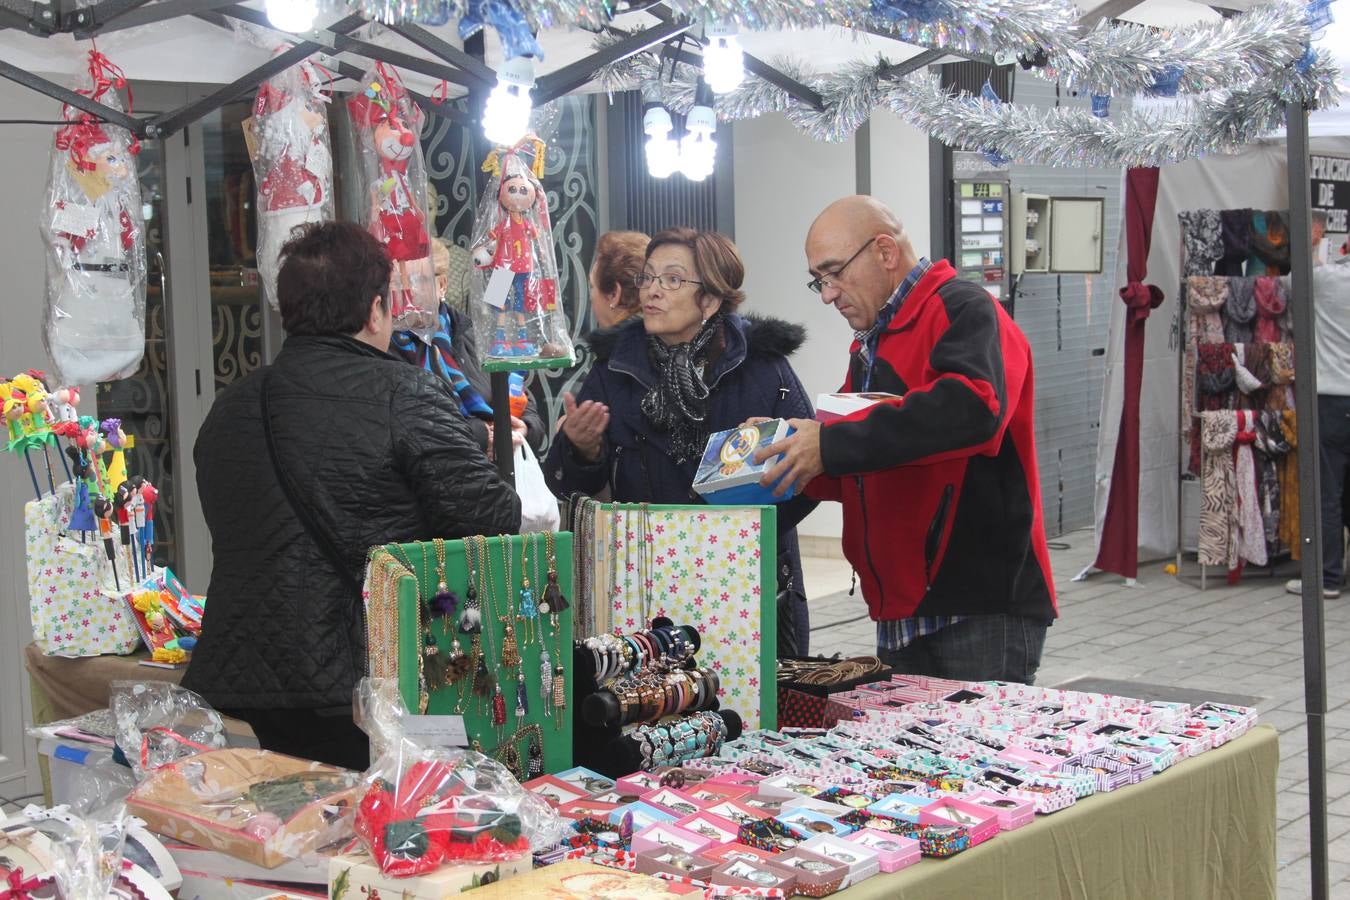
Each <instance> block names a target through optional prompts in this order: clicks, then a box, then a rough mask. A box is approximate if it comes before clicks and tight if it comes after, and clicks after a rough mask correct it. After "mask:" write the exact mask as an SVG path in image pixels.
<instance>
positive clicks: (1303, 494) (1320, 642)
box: [1285, 104, 1330, 900]
mask: <svg viewBox="0 0 1350 900" xmlns="http://www.w3.org/2000/svg"><path fill="white" fill-rule="evenodd" d="M1285 120H1286V124H1285V135H1286V140H1285V145H1286V153H1287V155H1288V162H1289V248H1290V261H1291V269H1290V277H1291V281H1292V286H1293V292H1292V294H1293V295H1292V297H1291V298H1290V302H1289V306H1290V308H1291V310H1292V312H1293V316H1294V354H1295V356H1294V358H1295V360H1296V362H1297V377H1295V379H1294V408H1295V409H1296V410H1297V418H1298V501H1299V541H1300V542H1301V543H1302V544H1303V547H1302V557H1303V558H1302V569H1301V571H1302V573H1303V687H1304V700H1303V708H1304V710H1305V711H1306V713H1307V717H1308V833H1309V841H1310V843H1309V850H1310V851H1311V853H1312V895H1313V897H1314V898H1317V900H1322V898H1325V897H1328V896H1330V895H1329V890H1330V885H1329V881H1330V872H1329V870H1328V864H1327V760H1326V713H1327V681H1326V675H1327V648H1326V634H1325V623H1324V619H1323V612H1324V605H1325V604H1324V601H1323V598H1322V521H1321V518H1322V517H1321V510H1322V500H1321V496H1322V492H1321V481H1322V478H1321V471H1320V466H1321V452H1320V449H1319V447H1318V444H1317V440H1318V438H1317V431H1318V429H1317V348H1316V346H1315V345H1314V343H1313V342H1314V339H1315V338H1314V334H1315V331H1316V325H1315V322H1314V319H1313V296H1312V212H1311V207H1312V198H1311V193H1310V190H1311V189H1310V186H1309V183H1308V110H1307V108H1306V107H1304V106H1303V105H1302V104H1299V105H1297V106H1295V105H1292V104H1290V105H1286V106H1285Z"/></svg>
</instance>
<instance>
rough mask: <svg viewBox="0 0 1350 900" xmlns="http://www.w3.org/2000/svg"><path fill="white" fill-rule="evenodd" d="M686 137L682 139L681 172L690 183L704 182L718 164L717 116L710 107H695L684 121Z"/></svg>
mask: <svg viewBox="0 0 1350 900" xmlns="http://www.w3.org/2000/svg"><path fill="white" fill-rule="evenodd" d="M684 130H685V135H684V137H682V138H680V171H681V172H683V173H684V177H685V178H688V179H689V180H690V181H702V180H703V179H705V178H707V177H708V176H709V175H711V174H712V172H713V166H714V165H715V164H716V162H717V141H715V140H713V132H715V131H716V130H717V115H716V114H715V113H714V112H713V111H712V107H710V106H695V107H694V108H693V109H691V110H689V115H688V117H687V118H686V119H685V120H684Z"/></svg>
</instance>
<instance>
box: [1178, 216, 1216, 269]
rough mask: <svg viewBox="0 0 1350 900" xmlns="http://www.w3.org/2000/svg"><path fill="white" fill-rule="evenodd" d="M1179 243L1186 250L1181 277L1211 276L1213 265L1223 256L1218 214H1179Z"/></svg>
mask: <svg viewBox="0 0 1350 900" xmlns="http://www.w3.org/2000/svg"><path fill="white" fill-rule="evenodd" d="M1178 218H1180V219H1181V242H1182V246H1183V247H1184V248H1185V250H1186V254H1185V263H1184V268H1183V269H1182V271H1181V274H1183V275H1213V274H1214V263H1215V262H1217V261H1218V259H1219V258H1220V257H1221V256H1223V234H1222V231H1221V229H1220V227H1219V213H1218V212H1217V211H1215V210H1212V209H1195V210H1191V211H1189V212H1183V213H1180V214H1179V216H1178Z"/></svg>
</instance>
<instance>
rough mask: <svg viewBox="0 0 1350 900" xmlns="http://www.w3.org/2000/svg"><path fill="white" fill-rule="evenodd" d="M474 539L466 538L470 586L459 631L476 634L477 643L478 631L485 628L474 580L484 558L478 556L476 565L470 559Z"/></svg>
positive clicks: (466, 592) (465, 553) (465, 555)
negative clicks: (470, 549)
mask: <svg viewBox="0 0 1350 900" xmlns="http://www.w3.org/2000/svg"><path fill="white" fill-rule="evenodd" d="M473 541H474V539H473V538H472V537H468V538H465V539H464V561H465V562H466V563H468V564H469V586H468V588H467V589H466V590H465V591H464V606H463V608H462V610H461V611H460V614H459V632H460V634H472V635H474V641H475V643H476V642H477V640H478V637H477V635H478V632H480V631H481V630H482V629H483V613H482V611H481V610H480V609H479V605H478V604H479V593H480V592H479V588H478V587H476V586H475V585H474V581H476V580H478V579H479V577H480V576H479V570H480V569H481V568H482V567H483V562H484V560H483V557H482V556H478V558H477V564H476V565H475V564H474V562H471V561H470V558H469V548H470V546H471V545H472V544H473ZM475 555H477V554H475Z"/></svg>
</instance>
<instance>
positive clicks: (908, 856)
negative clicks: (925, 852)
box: [844, 828, 922, 872]
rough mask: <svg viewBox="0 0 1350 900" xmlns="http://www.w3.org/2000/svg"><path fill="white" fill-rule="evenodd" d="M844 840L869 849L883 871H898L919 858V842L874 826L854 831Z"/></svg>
mask: <svg viewBox="0 0 1350 900" xmlns="http://www.w3.org/2000/svg"><path fill="white" fill-rule="evenodd" d="M844 840H846V841H852V842H853V843H855V844H860V845H862V846H864V847H866V848H867V849H868V850H871V851H872V852H873V853H875V854H876V855H877V862H878V863H880V865H881V871H883V872H898V871H900V870H901V869H903V868H905V867H906V866H912V865H914V864H915V863H916V862H918V861H919V859H920V858H921V855H922V854H921V853H920V851H919V842H918V841H916V840H914V838H910V837H905V836H904V835H901V834H887V833H886V832H884V831H877V830H876V829H874V828H864V829H862V830H861V831H855V832H854V833H853V834H850V835H849V836H848V837H846V838H844Z"/></svg>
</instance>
